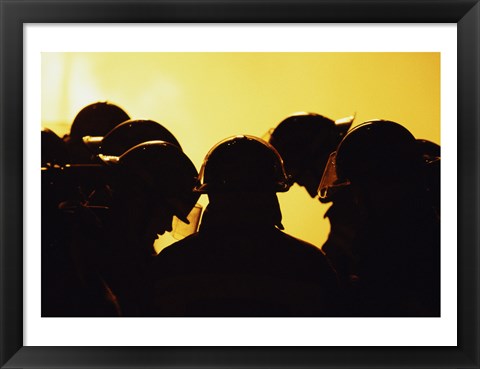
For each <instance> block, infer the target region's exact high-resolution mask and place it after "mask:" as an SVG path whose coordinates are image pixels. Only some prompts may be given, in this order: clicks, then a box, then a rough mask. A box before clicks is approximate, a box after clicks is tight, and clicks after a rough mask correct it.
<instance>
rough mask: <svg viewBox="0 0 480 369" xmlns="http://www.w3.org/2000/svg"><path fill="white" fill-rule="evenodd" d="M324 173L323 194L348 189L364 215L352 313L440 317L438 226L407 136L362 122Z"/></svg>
mask: <svg viewBox="0 0 480 369" xmlns="http://www.w3.org/2000/svg"><path fill="white" fill-rule="evenodd" d="M332 166H333V167H332ZM326 172H333V173H335V175H334V176H330V178H331V179H332V181H331V183H330V185H328V184H327V183H326V182H325V183H324V184H323V185H324V188H323V190H324V191H328V190H329V189H336V188H337V189H338V188H339V187H342V186H343V187H345V186H347V187H349V188H350V191H351V193H352V194H353V196H354V199H355V203H356V204H357V205H358V209H359V210H360V213H361V223H360V225H361V226H360V227H359V228H357V230H356V236H355V240H354V242H353V244H352V251H353V253H354V255H355V260H356V265H355V270H356V272H357V276H358V280H357V281H356V283H355V286H353V288H352V290H351V293H352V295H351V297H352V300H351V305H350V307H351V312H350V315H352V316H439V314H440V225H439V222H438V219H437V217H436V216H435V213H434V209H433V208H432V204H431V201H430V199H429V197H428V195H427V192H426V184H425V162H424V160H423V158H422V155H421V154H420V153H419V150H418V147H417V143H416V141H415V138H414V137H413V136H412V134H411V133H410V132H409V131H408V130H407V129H405V128H404V127H402V126H401V125H400V124H398V123H394V122H390V121H381V120H378V121H368V122H365V123H363V124H361V125H359V126H357V127H355V128H354V129H352V130H351V131H350V132H348V133H347V135H346V136H345V137H344V139H343V140H342V142H341V143H340V145H339V146H338V148H337V151H336V153H335V154H334V155H333V157H332V158H331V160H330V161H329V167H327V169H326Z"/></svg>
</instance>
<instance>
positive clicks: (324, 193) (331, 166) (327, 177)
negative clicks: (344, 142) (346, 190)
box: [317, 151, 350, 201]
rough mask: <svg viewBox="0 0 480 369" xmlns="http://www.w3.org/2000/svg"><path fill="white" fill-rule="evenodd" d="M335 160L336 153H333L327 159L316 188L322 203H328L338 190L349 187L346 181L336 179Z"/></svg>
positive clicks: (348, 182)
mask: <svg viewBox="0 0 480 369" xmlns="http://www.w3.org/2000/svg"><path fill="white" fill-rule="evenodd" d="M336 159H337V152H336V151H334V152H332V153H331V154H330V156H329V157H328V161H327V165H326V166H325V170H324V172H323V176H322V179H321V181H320V185H319V186H318V191H317V192H318V196H319V197H320V199H322V200H324V201H329V200H330V199H331V198H332V195H333V194H334V193H335V191H337V190H338V189H339V188H341V187H345V186H348V185H350V181H349V180H348V179H341V178H338V175H337V165H336Z"/></svg>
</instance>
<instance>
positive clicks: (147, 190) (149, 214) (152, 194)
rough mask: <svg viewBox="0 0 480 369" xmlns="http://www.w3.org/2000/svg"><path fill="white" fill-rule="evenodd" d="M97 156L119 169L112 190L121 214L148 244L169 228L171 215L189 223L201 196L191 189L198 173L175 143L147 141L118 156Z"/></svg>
mask: <svg viewBox="0 0 480 369" xmlns="http://www.w3.org/2000/svg"><path fill="white" fill-rule="evenodd" d="M100 158H102V159H103V160H104V161H105V162H106V163H111V164H112V165H116V166H117V168H118V169H119V173H118V174H119V175H118V176H117V178H116V180H115V181H114V184H113V189H114V193H115V194H114V197H115V199H116V202H117V203H120V205H121V206H120V207H119V209H121V211H123V212H124V213H123V214H120V216H121V217H126V218H128V219H129V221H128V222H127V223H128V224H129V225H131V228H133V229H136V231H137V232H139V233H141V237H142V238H143V239H144V240H146V241H148V245H149V246H152V244H153V241H154V240H155V238H156V237H157V234H160V235H161V234H163V233H164V232H165V231H171V230H172V220H173V216H176V217H178V218H179V219H180V220H182V221H184V222H185V223H188V222H189V221H188V219H187V216H188V214H189V213H190V211H191V210H192V209H193V207H194V206H195V203H196V201H197V200H198V198H199V196H200V195H199V194H197V193H195V192H193V187H194V186H195V184H196V182H197V177H198V172H197V170H196V168H195V166H194V164H193V163H192V162H191V160H190V159H189V158H188V157H187V156H186V155H185V153H184V152H183V151H182V150H181V149H180V148H179V147H178V146H175V145H173V144H171V143H169V142H165V141H149V142H145V143H142V144H139V145H136V146H134V147H133V148H131V149H129V150H128V151H126V152H125V153H123V154H122V155H121V156H120V157H111V156H105V155H100ZM134 225H135V226H134Z"/></svg>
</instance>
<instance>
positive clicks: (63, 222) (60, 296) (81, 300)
mask: <svg viewBox="0 0 480 369" xmlns="http://www.w3.org/2000/svg"><path fill="white" fill-rule="evenodd" d="M41 137H42V142H41V146H42V148H41V149H42V177H41V179H42V191H41V192H42V207H41V209H42V219H41V229H42V232H41V234H42V250H41V255H42V268H41V270H42V273H41V288H42V289H41V307H42V316H44V317H65V316H70V317H71V316H119V315H120V314H121V312H120V308H119V306H118V303H117V301H116V297H115V296H114V295H113V293H112V292H111V290H110V289H109V287H108V286H107V285H106V283H105V281H104V280H103V279H102V278H101V277H100V275H99V273H98V271H96V270H95V269H93V268H92V267H91V266H90V265H89V264H88V263H85V257H84V253H85V252H86V250H85V249H86V247H87V245H86V244H82V245H80V247H78V248H74V247H73V245H74V243H73V238H72V237H73V235H74V234H76V233H77V230H76V229H78V228H81V229H82V232H84V233H86V232H88V231H89V228H90V225H91V222H90V221H89V222H88V224H87V222H86V220H87V219H91V214H89V212H88V209H87V208H84V207H81V205H80V204H81V201H80V198H81V195H80V193H79V191H78V185H79V183H80V179H81V178H82V177H84V176H85V174H86V173H85V171H84V169H85V168H81V169H82V170H80V172H78V171H77V169H78V168H76V167H75V166H71V165H70V164H69V163H70V158H69V155H68V152H67V150H66V148H65V144H64V142H63V141H62V139H60V137H58V136H57V135H56V134H55V133H54V132H52V131H51V130H49V129H43V130H42V136H41ZM90 174H92V175H94V174H95V173H90ZM73 202H74V203H76V204H78V207H77V209H76V211H73V209H72V208H69V207H68V206H66V204H68V203H73Z"/></svg>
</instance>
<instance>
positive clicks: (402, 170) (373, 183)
mask: <svg viewBox="0 0 480 369" xmlns="http://www.w3.org/2000/svg"><path fill="white" fill-rule="evenodd" d="M423 170H424V164H423V160H422V156H421V155H420V153H419V151H418V146H417V142H416V140H415V137H414V136H413V135H412V134H411V133H410V132H409V131H408V130H407V129H406V128H405V127H403V126H402V125H400V124H398V123H395V122H391V121H386V120H371V121H367V122H364V123H362V124H360V125H358V126H357V127H355V128H353V129H352V130H351V131H349V132H348V133H347V134H346V136H345V137H344V139H343V140H342V141H341V143H340V145H339V146H338V148H337V151H336V152H335V153H333V154H332V155H331V156H330V159H329V162H328V165H327V168H326V169H325V174H324V176H323V178H322V181H321V183H320V186H319V194H320V196H321V197H327V198H328V197H329V196H331V192H332V191H333V192H334V191H335V190H336V189H338V188H341V187H343V186H346V185H352V186H353V187H354V189H355V193H356V195H357V196H359V197H360V198H361V199H362V202H363V203H366V202H368V203H369V204H370V205H372V204H373V207H376V206H377V207H381V206H383V205H384V206H388V204H389V203H390V202H391V201H392V200H394V199H400V198H402V195H403V194H406V193H408V194H412V193H414V192H415V191H419V189H420V188H422V186H424V181H423V180H424V176H423ZM329 192H330V194H329ZM382 202H383V204H382Z"/></svg>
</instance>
